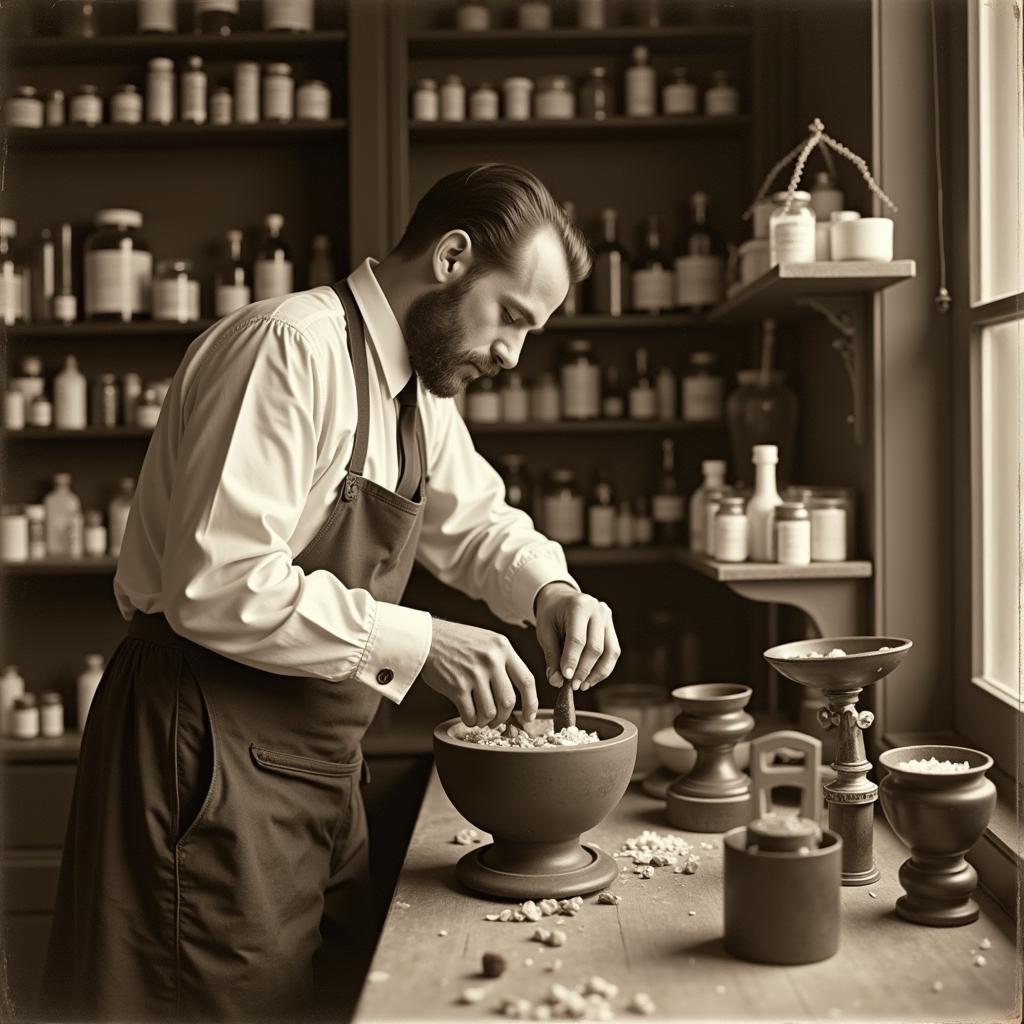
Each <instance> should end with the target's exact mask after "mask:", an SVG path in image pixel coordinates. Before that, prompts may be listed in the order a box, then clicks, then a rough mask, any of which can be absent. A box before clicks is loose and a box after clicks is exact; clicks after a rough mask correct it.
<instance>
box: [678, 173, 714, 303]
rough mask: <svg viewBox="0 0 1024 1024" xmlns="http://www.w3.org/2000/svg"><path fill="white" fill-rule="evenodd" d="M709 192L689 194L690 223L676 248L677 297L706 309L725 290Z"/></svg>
mask: <svg viewBox="0 0 1024 1024" xmlns="http://www.w3.org/2000/svg"><path fill="white" fill-rule="evenodd" d="M707 218H708V195H707V193H706V192H694V193H693V194H692V195H691V196H690V223H689V226H688V228H687V230H686V232H685V234H684V235H683V237H682V239H681V242H680V245H679V247H678V250H677V256H676V261H675V300H676V305H677V306H679V307H680V308H683V309H694V310H700V309H706V308H707V307H709V306H714V305H715V304H716V303H718V302H721V301H722V298H723V296H724V294H725V260H724V259H723V258H722V251H723V250H722V245H721V242H720V240H719V238H718V236H717V235H715V234H714V233H713V232H712V230H711V229H710V228H709V227H708V219H707Z"/></svg>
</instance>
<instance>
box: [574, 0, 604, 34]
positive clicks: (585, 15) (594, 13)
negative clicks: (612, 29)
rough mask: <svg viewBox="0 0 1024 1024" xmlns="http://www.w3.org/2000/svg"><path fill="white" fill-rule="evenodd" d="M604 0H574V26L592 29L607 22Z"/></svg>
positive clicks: (598, 27) (602, 26)
mask: <svg viewBox="0 0 1024 1024" xmlns="http://www.w3.org/2000/svg"><path fill="white" fill-rule="evenodd" d="M605 4H606V0H576V27H577V28H581V29H583V30H585V31H593V30H595V29H601V28H604V27H605V24H606V23H607V11H606V9H605Z"/></svg>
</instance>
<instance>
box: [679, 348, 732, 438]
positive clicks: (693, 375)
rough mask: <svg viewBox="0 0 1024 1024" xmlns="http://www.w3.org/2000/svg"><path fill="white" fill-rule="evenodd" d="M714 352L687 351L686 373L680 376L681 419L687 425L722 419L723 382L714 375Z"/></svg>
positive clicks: (716, 359) (715, 367) (716, 358)
mask: <svg viewBox="0 0 1024 1024" xmlns="http://www.w3.org/2000/svg"><path fill="white" fill-rule="evenodd" d="M717 362H718V357H717V356H716V355H715V353H714V352H691V353H690V372H689V373H687V374H686V376H685V377H683V387H682V400H683V419H684V420H685V421H686V422H687V423H712V422H715V421H716V420H720V419H721V418H722V404H723V403H722V399H723V396H724V391H725V381H724V380H723V379H722V378H721V377H720V376H719V375H718V374H717V373H716V372H715V370H716V369H717V366H716V364H717Z"/></svg>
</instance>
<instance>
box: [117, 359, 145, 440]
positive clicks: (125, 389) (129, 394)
mask: <svg viewBox="0 0 1024 1024" xmlns="http://www.w3.org/2000/svg"><path fill="white" fill-rule="evenodd" d="M141 397H142V378H141V377H140V376H139V375H138V374H137V373H132V372H131V371H129V372H128V373H126V374H124V376H123V377H122V378H121V414H122V416H123V418H124V425H125V426H126V427H134V426H136V425H137V424H136V422H135V408H136V406H137V405H138V404H139V399H140V398H141Z"/></svg>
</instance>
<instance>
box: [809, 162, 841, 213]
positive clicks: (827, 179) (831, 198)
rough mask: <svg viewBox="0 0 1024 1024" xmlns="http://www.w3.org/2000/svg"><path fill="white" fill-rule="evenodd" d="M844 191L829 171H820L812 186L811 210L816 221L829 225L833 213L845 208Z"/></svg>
mask: <svg viewBox="0 0 1024 1024" xmlns="http://www.w3.org/2000/svg"><path fill="white" fill-rule="evenodd" d="M844 198H845V197H844V196H843V190H842V189H841V188H839V187H838V186H837V185H836V183H835V182H834V181H833V180H832V175H831V174H829V173H828V171H818V173H817V174H816V175H815V176H814V184H813V185H812V186H811V209H812V210H813V211H814V217H815V219H816V220H818V221H821V222H822V223H825V224H828V223H829V222H830V221H831V219H832V214H833V213H838V212H839V211H840V210H842V208H843V202H844Z"/></svg>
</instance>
